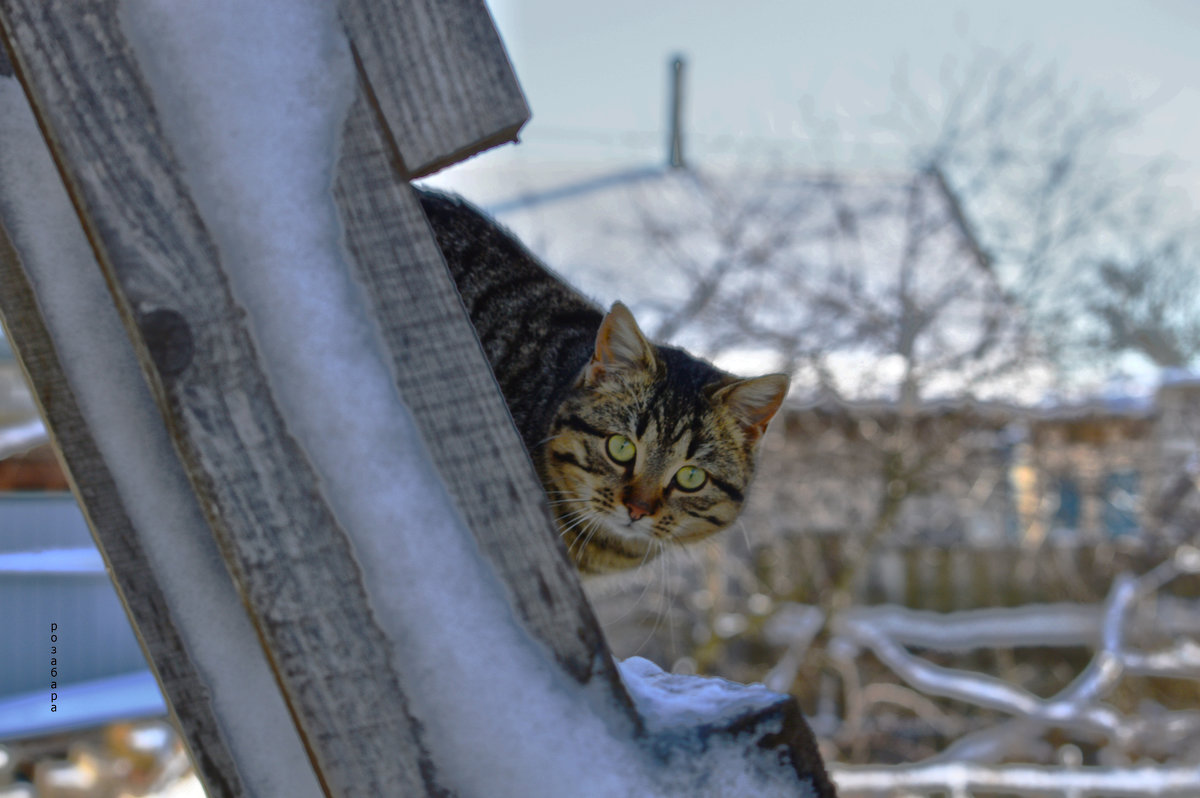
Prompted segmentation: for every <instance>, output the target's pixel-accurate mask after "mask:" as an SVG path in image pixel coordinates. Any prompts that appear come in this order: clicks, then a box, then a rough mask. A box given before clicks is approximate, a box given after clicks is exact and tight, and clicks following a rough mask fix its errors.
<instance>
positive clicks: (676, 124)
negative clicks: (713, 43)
mask: <svg viewBox="0 0 1200 798" xmlns="http://www.w3.org/2000/svg"><path fill="white" fill-rule="evenodd" d="M686 63H687V62H686V61H684V58H683V56H682V55H676V56H675V57H674V58H673V59H671V73H670V78H671V129H670V140H669V141H668V144H667V146H668V147H669V151H668V157H667V164H668V165H669V166H670V167H671V168H672V169H686V168H687V164H686V163H685V162H684V160H683V69H684V66H685V65H686Z"/></svg>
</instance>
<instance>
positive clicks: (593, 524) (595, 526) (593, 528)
mask: <svg viewBox="0 0 1200 798" xmlns="http://www.w3.org/2000/svg"><path fill="white" fill-rule="evenodd" d="M601 526H602V524H601V519H600V517H599V516H593V517H592V519H591V521H590V526H589V527H588V529H587V533H586V535H585V536H584V538H583V545H582V546H580V547H579V554H580V556H582V555H583V553H584V552H585V551H587V547H588V543H590V542H591V540H592V537H593V536H594V535H595V534H596V533H597V532H599V531H600V527H601Z"/></svg>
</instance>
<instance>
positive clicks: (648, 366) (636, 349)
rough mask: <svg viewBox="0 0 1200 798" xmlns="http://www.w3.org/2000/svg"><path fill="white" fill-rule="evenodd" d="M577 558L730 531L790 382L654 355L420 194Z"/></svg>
mask: <svg viewBox="0 0 1200 798" xmlns="http://www.w3.org/2000/svg"><path fill="white" fill-rule="evenodd" d="M418 194H419V197H420V200H421V204H422V207H423V208H424V210H425V213H426V216H427V217H428V218H429V221H430V224H431V226H432V227H433V231H434V234H435V235H436V237H437V241H438V244H439V246H440V247H441V249H442V253H443V255H444V257H445V259H446V264H447V266H448V267H449V269H450V272H451V274H452V275H453V277H454V280H455V283H456V284H457V286H458V290H459V293H460V294H461V296H462V298H463V303H464V305H465V306H466V308H467V311H468V313H469V314H470V316H471V321H472V323H473V324H474V325H475V330H476V333H477V334H478V336H479V340H480V342H481V343H482V344H483V349H484V352H485V353H486V355H487V358H488V361H489V362H490V363H491V366H492V370H493V372H494V373H495V375H496V379H497V381H498V382H499V384H500V389H501V391H502V392H503V394H504V398H505V400H506V401H507V403H508V406H509V411H510V412H511V414H512V416H513V420H514V421H515V422H516V426H517V430H518V431H519V432H520V434H521V438H522V440H523V442H524V443H525V447H526V448H527V449H528V451H529V453H530V455H531V457H532V458H533V461H534V465H535V467H536V468H537V472H538V475H539V477H540V478H541V480H542V484H543V486H544V487H545V489H546V492H547V495H548V496H549V499H550V502H551V507H552V508H553V509H554V512H555V516H556V518H557V519H558V522H559V526H560V529H561V531H562V533H563V537H564V540H565V541H566V543H567V546H568V550H569V551H570V553H571V555H572V557H573V558H574V560H575V562H576V564H577V565H578V567H579V569H580V570H581V571H583V572H584V573H602V572H607V571H614V570H620V569H624V568H630V567H636V566H638V565H639V564H641V563H643V562H646V561H647V560H649V559H651V558H653V557H654V556H656V555H657V554H658V553H660V552H661V551H662V549H663V547H664V546H665V545H668V544H670V543H688V542H693V541H696V540H700V539H703V538H706V537H708V536H709V535H711V534H713V533H715V532H717V531H719V530H720V529H723V528H725V527H726V526H728V525H729V524H730V523H731V522H732V521H733V520H734V518H735V517H736V516H737V513H738V512H739V511H740V509H741V505H742V502H743V499H744V494H745V490H746V488H747V486H748V484H749V481H750V477H751V476H752V474H753V470H754V450H755V446H756V443H757V441H758V439H759V438H760V436H761V434H762V432H763V431H764V430H765V428H766V425H767V422H768V421H769V420H770V418H771V416H772V415H774V413H775V411H776V410H777V409H778V407H779V404H780V402H781V401H782V400H783V396H784V394H785V393H786V391H787V378H786V377H784V376H782V375H777V374H776V375H768V376H767V377H760V378H757V379H752V380H739V379H738V378H736V377H733V376H731V375H729V374H727V373H725V372H723V371H721V370H720V369H718V368H716V367H715V366H713V365H712V364H710V363H707V362H705V361H703V360H700V359H698V358H695V357H693V356H691V355H689V354H688V353H686V352H684V351H683V350H681V349H677V348H675V347H669V346H661V345H654V344H651V343H650V342H648V341H647V340H646V339H645V337H644V336H642V334H641V332H640V331H639V330H638V328H637V324H636V322H634V320H633V317H632V316H631V315H630V314H629V311H628V310H627V309H625V307H624V306H623V305H620V304H619V303H618V304H617V305H615V306H614V307H613V309H612V311H610V312H609V313H608V314H607V315H606V314H605V313H604V312H603V311H602V310H601V309H600V308H598V307H597V306H596V305H594V304H593V303H591V302H589V301H588V300H586V299H584V298H583V297H582V296H581V295H579V294H578V293H577V292H576V291H574V290H573V289H572V288H570V287H569V286H568V285H567V284H566V283H565V282H563V281H562V279H561V278H559V277H558V276H557V275H555V274H553V272H551V271H549V270H548V269H546V268H545V267H544V266H543V265H542V264H541V263H540V262H539V261H538V260H537V259H536V258H535V257H534V256H533V255H531V254H530V253H529V252H528V251H527V250H526V249H525V248H524V247H523V246H522V245H521V244H520V243H519V242H518V241H517V240H516V239H515V238H513V237H512V236H511V235H509V234H508V233H507V232H506V231H504V230H503V229H501V228H500V227H498V226H497V225H496V224H495V223H494V222H492V221H491V220H489V219H487V218H486V217H485V216H483V215H482V214H480V213H479V212H478V211H476V210H475V209H474V208H473V207H471V206H470V205H468V204H467V203H465V202H463V201H462V200H459V199H457V198H454V197H448V196H444V195H441V194H436V193H432V192H425V191H421V192H418Z"/></svg>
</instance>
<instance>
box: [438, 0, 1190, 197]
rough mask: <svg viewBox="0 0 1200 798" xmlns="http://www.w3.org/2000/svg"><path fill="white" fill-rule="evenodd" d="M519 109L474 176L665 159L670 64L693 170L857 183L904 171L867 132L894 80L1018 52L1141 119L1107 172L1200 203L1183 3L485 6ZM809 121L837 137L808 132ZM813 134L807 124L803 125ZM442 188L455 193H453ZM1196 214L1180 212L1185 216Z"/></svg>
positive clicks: (652, 0) (885, 140)
mask: <svg viewBox="0 0 1200 798" xmlns="http://www.w3.org/2000/svg"><path fill="white" fill-rule="evenodd" d="M489 6H490V8H491V10H492V13H493V15H494V16H495V18H496V21H497V25H498V27H499V28H500V31H501V35H502V36H503V37H504V40H505V43H506V45H507V47H508V49H509V53H510V56H511V58H512V60H513V63H514V66H515V67H516V71H517V75H518V77H519V78H520V80H521V83H522V85H523V87H524V89H525V92H526V95H527V97H528V99H529V102H530V105H531V107H532V109H533V113H534V116H533V121H532V122H531V123H530V124H529V126H528V127H527V128H526V131H525V134H524V136H523V139H524V143H523V144H521V145H520V146H519V147H517V148H512V147H509V148H505V149H506V150H507V151H506V152H501V153H493V154H490V155H488V156H486V159H485V160H484V161H483V162H482V163H477V164H472V167H471V168H472V169H480V168H488V167H504V166H514V165H518V164H534V163H545V162H563V161H588V162H596V163H601V162H609V161H611V162H613V163H614V164H615V163H617V162H643V163H644V162H646V161H647V160H649V161H657V160H660V159H661V158H662V153H663V150H664V144H663V143H662V142H663V138H664V133H663V129H664V124H665V122H664V120H665V115H666V96H665V85H666V79H667V78H666V76H667V60H668V58H669V56H670V54H672V53H675V52H681V53H684V54H686V55H687V57H688V59H689V74H688V94H687V97H688V106H687V111H686V122H687V132H688V134H689V136H690V141H689V144H690V146H689V154H690V155H691V156H692V157H693V158H694V159H695V160H697V161H702V160H705V159H719V158H721V157H728V156H729V155H730V154H735V155H736V156H737V157H740V158H746V157H753V156H754V154H755V153H760V152H764V151H770V150H774V151H779V150H783V151H785V152H786V154H787V155H788V157H791V158H795V159H797V160H799V161H801V162H804V161H806V160H808V161H814V160H822V159H827V158H828V156H830V155H833V156H836V158H837V159H838V160H839V161H841V162H843V163H846V164H848V165H850V166H853V167H855V168H864V169H870V168H875V167H881V166H882V167H888V166H900V165H902V161H903V156H904V150H903V148H901V147H900V146H898V145H897V144H896V143H895V142H894V141H893V140H891V139H890V137H889V136H887V135H886V133H885V132H884V131H883V130H882V129H881V125H880V122H879V117H880V115H881V114H883V113H884V112H885V111H886V110H887V109H888V107H889V102H890V97H891V81H892V75H893V72H894V70H895V69H896V66H897V64H900V63H904V64H906V65H907V71H908V74H909V75H910V76H911V79H912V82H913V83H914V84H916V85H918V86H926V87H936V85H937V82H938V76H939V72H940V71H941V70H942V69H943V68H944V67H945V66H946V65H948V64H954V63H959V64H962V63H966V62H969V61H970V60H971V59H972V58H973V57H974V56H975V54H976V53H977V52H978V51H980V50H981V49H990V50H993V51H996V52H998V53H1000V54H1010V53H1014V52H1017V51H1019V50H1021V49H1022V48H1026V49H1027V50H1028V52H1029V54H1030V60H1031V61H1032V62H1033V63H1047V62H1053V63H1055V64H1056V65H1057V66H1058V67H1059V69H1060V71H1061V75H1062V77H1063V80H1064V82H1069V83H1077V84H1078V85H1079V87H1080V88H1081V90H1083V91H1086V92H1097V93H1100V94H1101V95H1103V96H1104V97H1106V98H1108V99H1110V100H1111V101H1112V102H1113V103H1115V104H1117V105H1121V106H1129V105H1133V106H1138V107H1142V108H1144V109H1145V113H1144V117H1143V120H1142V124H1141V125H1140V127H1139V128H1138V129H1136V130H1133V131H1130V132H1129V133H1128V134H1127V135H1126V136H1125V137H1124V138H1123V139H1122V141H1121V146H1120V151H1119V152H1117V153H1114V156H1115V157H1119V158H1123V159H1126V160H1128V161H1130V162H1134V161H1139V160H1145V159H1148V158H1151V157H1154V156H1158V155H1162V154H1170V155H1173V156H1174V157H1175V158H1177V159H1178V161H1179V164H1180V167H1181V170H1180V173H1179V176H1178V177H1177V178H1176V180H1175V182H1176V184H1177V185H1179V187H1180V188H1183V189H1185V190H1186V191H1187V192H1188V194H1189V195H1190V196H1191V197H1193V198H1194V200H1195V201H1200V136H1198V135H1197V130H1198V129H1200V46H1197V43H1198V42H1200V3H1195V2H1189V0H1143V2H1136V3H1135V2H1113V1H1112V0H1107V1H1106V0H1100V1H1097V0H1092V1H1091V2H1073V1H1069V0H1059V1H1058V2H1052V1H1051V0H1041V1H1040V2H1030V1H1029V0H1010V1H1009V2H972V3H968V2H955V1H954V0H912V1H911V2H887V1H885V0H855V1H854V2H840V3H834V2H782V1H780V0H770V1H767V0H759V1H756V0H743V1H742V2H738V3H733V2H697V1H696V0H693V2H681V1H678V0H606V2H604V3H590V2H589V3H584V2H577V1H576V0H491V2H489ZM806 104H807V106H808V107H809V108H810V109H811V110H812V111H813V112H814V113H815V114H816V115H817V116H818V117H819V118H821V119H824V120H829V121H831V122H833V123H835V127H836V130H835V131H832V132H817V131H814V129H813V128H812V127H811V126H810V125H808V124H806V122H805V120H806V117H805V114H804V113H802V108H803V107H805V105H806ZM810 118H811V117H810ZM451 182H453V181H451ZM1193 204H1195V202H1193Z"/></svg>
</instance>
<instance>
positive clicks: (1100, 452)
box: [747, 380, 1200, 550]
mask: <svg viewBox="0 0 1200 798" xmlns="http://www.w3.org/2000/svg"><path fill="white" fill-rule="evenodd" d="M777 423H779V422H777ZM760 474H761V477H760V479H759V482H758V484H757V485H756V487H755V495H754V505H753V507H752V508H751V510H750V515H749V517H748V519H747V524H748V526H749V527H750V528H751V529H757V528H763V530H764V533H765V534H767V535H785V536H786V535H839V536H841V535H846V536H865V535H870V534H871V532H872V529H873V526H874V525H875V524H877V523H879V522H880V521H881V520H885V521H886V522H887V527H888V529H887V532H886V541H887V542H888V543H889V544H890V545H914V544H920V545H934V546H943V547H949V546H982V547H985V548H987V547H1004V546H1024V547H1029V546H1037V545H1040V544H1042V543H1043V542H1049V543H1053V544H1055V545H1063V544H1066V545H1077V544H1093V543H1098V542H1105V541H1114V542H1122V543H1123V544H1127V545H1134V544H1135V543H1136V544H1138V545H1143V546H1148V547H1152V548H1159V547H1161V548H1162V549H1164V550H1165V549H1167V548H1169V547H1170V546H1173V545H1174V544H1176V543H1178V542H1181V541H1183V540H1186V539H1189V537H1190V536H1192V535H1194V533H1195V529H1196V528H1197V527H1198V525H1200V492H1198V490H1197V487H1198V482H1200V380H1175V381H1172V382H1168V383H1165V384H1164V385H1163V386H1162V387H1161V388H1159V390H1158V391H1157V393H1156V394H1155V395H1154V397H1153V399H1151V400H1147V401H1126V402H1117V403H1108V404H1105V403H1091V404H1083V405H1074V406H1062V407H1056V408H1037V409H1030V408H1021V407H1017V406H1013V405H1005V404H999V403H982V402H970V401H961V402H944V403H930V404H926V405H923V406H921V407H920V408H919V409H918V410H917V411H916V412H914V413H910V414H904V413H901V412H900V410H899V408H898V407H897V406H896V405H895V404H891V403H867V402H857V403H848V402H825V403H815V404H810V405H807V406H793V407H789V408H786V409H785V410H784V411H783V415H782V423H779V429H778V430H777V431H776V434H774V435H772V436H770V437H769V438H768V440H767V441H766V442H765V451H764V453H763V459H762V463H761V465H760ZM883 513H887V514H888V517H887V518H886V519H881V514H883ZM768 527H769V531H767V528H768Z"/></svg>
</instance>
